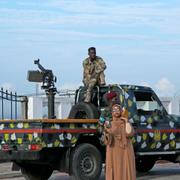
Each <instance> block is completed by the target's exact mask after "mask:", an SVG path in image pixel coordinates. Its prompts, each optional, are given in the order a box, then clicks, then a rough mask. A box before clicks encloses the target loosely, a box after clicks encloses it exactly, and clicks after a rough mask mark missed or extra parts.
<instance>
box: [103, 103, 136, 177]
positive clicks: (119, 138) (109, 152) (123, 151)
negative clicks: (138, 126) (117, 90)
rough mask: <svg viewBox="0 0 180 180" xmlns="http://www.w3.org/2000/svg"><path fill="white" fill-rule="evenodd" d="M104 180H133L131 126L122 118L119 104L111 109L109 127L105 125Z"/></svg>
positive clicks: (133, 162)
mask: <svg viewBox="0 0 180 180" xmlns="http://www.w3.org/2000/svg"><path fill="white" fill-rule="evenodd" d="M104 131H105V144H106V180H135V179H136V167H135V155H134V149H133V145H132V142H131V140H130V137H131V136H133V134H134V129H133V127H132V125H131V124H130V123H129V122H128V119H127V118H124V117H122V108H121V106H120V105H119V104H115V105H113V107H112V122H111V127H108V128H107V127H106V125H105V130H104Z"/></svg>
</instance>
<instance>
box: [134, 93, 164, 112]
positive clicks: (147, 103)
mask: <svg viewBox="0 0 180 180" xmlns="http://www.w3.org/2000/svg"><path fill="white" fill-rule="evenodd" d="M134 95H135V98H136V105H137V110H138V111H140V110H142V111H144V112H149V111H150V112H152V111H155V110H159V111H162V107H161V105H160V104H159V102H158V101H157V99H156V97H155V96H154V94H153V93H151V92H134Z"/></svg>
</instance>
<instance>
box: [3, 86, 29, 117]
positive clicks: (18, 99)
mask: <svg viewBox="0 0 180 180" xmlns="http://www.w3.org/2000/svg"><path fill="white" fill-rule="evenodd" d="M7 102H10V107H9V105H7ZM19 104H20V105H21V108H22V111H23V113H22V116H23V119H27V109H28V108H27V106H28V98H27V96H18V95H17V93H16V92H15V93H13V92H9V91H8V90H4V89H3V88H1V89H0V106H1V113H0V114H1V117H0V118H1V119H5V111H6V109H7V108H8V109H9V108H10V114H9V117H8V119H9V118H10V119H15V120H16V119H17V118H18V105H19Z"/></svg>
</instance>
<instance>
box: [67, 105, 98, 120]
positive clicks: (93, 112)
mask: <svg viewBox="0 0 180 180" xmlns="http://www.w3.org/2000/svg"><path fill="white" fill-rule="evenodd" d="M98 118H99V113H98V110H97V108H96V107H95V106H94V104H90V103H85V102H80V103H77V104H75V105H74V106H73V107H72V108H71V111H70V113H69V119H98Z"/></svg>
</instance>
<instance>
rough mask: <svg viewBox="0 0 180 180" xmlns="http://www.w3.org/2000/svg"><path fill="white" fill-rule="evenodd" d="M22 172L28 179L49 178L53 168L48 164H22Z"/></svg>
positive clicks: (45, 179)
mask: <svg viewBox="0 0 180 180" xmlns="http://www.w3.org/2000/svg"><path fill="white" fill-rule="evenodd" d="M20 167H21V172H22V174H23V176H24V178H25V179H26V180H48V179H49V177H50V176H51V175H52V173H53V170H52V169H51V168H50V167H49V166H47V165H32V164H28V165H27V164H26V165H24V164H23V165H20Z"/></svg>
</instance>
